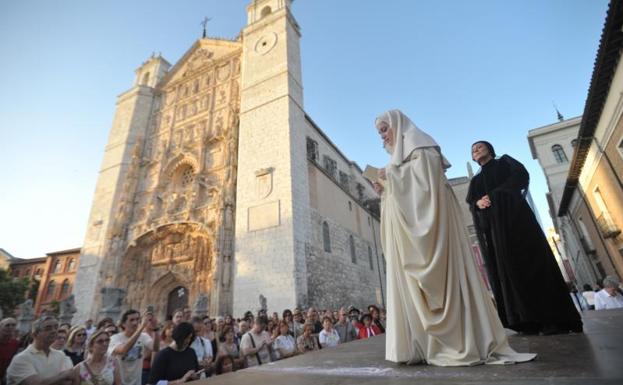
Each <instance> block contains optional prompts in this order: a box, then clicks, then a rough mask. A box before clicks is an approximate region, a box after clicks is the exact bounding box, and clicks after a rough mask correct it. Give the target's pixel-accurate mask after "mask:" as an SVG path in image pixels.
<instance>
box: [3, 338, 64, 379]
mask: <svg viewBox="0 0 623 385" xmlns="http://www.w3.org/2000/svg"><path fill="white" fill-rule="evenodd" d="M73 366H74V365H73V363H72V362H71V359H69V357H67V356H66V355H65V353H63V352H62V351H59V350H54V349H50V353H49V354H45V352H44V351H42V350H38V349H37V348H35V345H34V344H30V345H28V347H27V348H26V349H24V351H23V352H21V353H19V354H18V355H16V356H15V357H13V361H11V364H10V365H9V367H8V369H7V372H6V374H7V384H8V385H19V384H21V383H22V382H23V381H24V380H25V379H27V378H28V377H31V376H39V377H41V378H42V379H45V378H49V377H53V376H56V375H57V374H59V373H60V372H62V371H63V370H67V369H71V368H72V367H73Z"/></svg>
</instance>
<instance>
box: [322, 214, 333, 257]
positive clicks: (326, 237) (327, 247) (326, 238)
mask: <svg viewBox="0 0 623 385" xmlns="http://www.w3.org/2000/svg"><path fill="white" fill-rule="evenodd" d="M322 243H323V246H324V251H325V252H327V253H330V252H331V234H330V233H329V224H328V223H327V222H322Z"/></svg>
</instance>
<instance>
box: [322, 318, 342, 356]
mask: <svg viewBox="0 0 623 385" xmlns="http://www.w3.org/2000/svg"><path fill="white" fill-rule="evenodd" d="M322 326H323V329H322V330H321V331H320V333H318V342H319V343H320V347H321V348H323V349H324V348H332V347H335V346H337V345H338V344H339V343H340V335H339V334H337V331H336V330H335V329H334V328H333V321H332V320H331V318H330V317H324V318H323V319H322Z"/></svg>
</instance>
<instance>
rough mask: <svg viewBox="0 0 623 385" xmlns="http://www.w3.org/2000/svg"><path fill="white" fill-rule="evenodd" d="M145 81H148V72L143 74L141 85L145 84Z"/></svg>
mask: <svg viewBox="0 0 623 385" xmlns="http://www.w3.org/2000/svg"><path fill="white" fill-rule="evenodd" d="M147 83H149V72H147V73H146V74H145V75H143V81H142V82H141V85H143V86H146V85H147Z"/></svg>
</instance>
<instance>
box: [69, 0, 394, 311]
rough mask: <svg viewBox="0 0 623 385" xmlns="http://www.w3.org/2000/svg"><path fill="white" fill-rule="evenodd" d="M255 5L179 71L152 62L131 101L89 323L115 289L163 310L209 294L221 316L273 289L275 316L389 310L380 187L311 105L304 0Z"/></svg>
mask: <svg viewBox="0 0 623 385" xmlns="http://www.w3.org/2000/svg"><path fill="white" fill-rule="evenodd" d="M246 10H247V15H248V17H247V22H248V23H247V25H246V26H245V27H244V28H243V29H242V31H241V33H240V35H239V36H238V37H237V38H235V39H232V40H225V39H216V38H209V37H204V38H201V39H199V40H197V41H196V42H195V43H194V44H193V45H192V46H191V47H190V49H189V50H188V51H187V52H186V54H185V55H184V56H183V57H182V58H181V59H180V60H179V61H178V62H177V63H176V64H175V65H173V66H172V65H171V64H170V63H168V62H167V61H166V60H165V59H163V58H162V57H160V56H158V57H151V58H149V60H147V61H146V62H145V63H143V64H142V65H141V66H140V67H139V68H138V69H137V70H136V79H135V83H134V86H133V87H132V88H131V89H130V90H128V91H126V92H125V93H123V94H121V95H120V96H119V97H118V100H117V109H116V113H115V118H114V120H113V124H112V128H111V131H110V135H109V139H108V145H107V146H106V149H105V154H104V159H103V162H102V166H101V171H100V175H99V178H98V182H97V186H96V191H95V195H94V199H93V204H92V208H91V212H90V217H89V221H88V224H87V231H86V236H85V240H84V244H83V248H82V252H81V255H80V267H79V270H78V274H77V277H76V284H75V287H74V293H75V294H76V307H77V308H78V311H79V313H78V314H77V318H78V319H86V318H88V317H92V318H94V317H97V316H98V313H99V311H100V310H101V309H102V307H103V304H104V302H107V299H106V298H105V296H103V295H102V290H103V289H110V288H113V289H115V290H116V289H122V290H124V292H125V295H123V296H122V298H121V300H122V306H123V307H124V308H129V307H132V308H137V309H144V308H146V307H147V306H148V305H152V306H154V307H155V309H156V311H157V313H158V314H159V315H160V316H164V315H166V314H170V313H171V311H172V310H173V309H174V308H176V307H179V306H182V305H191V306H192V305H193V304H194V303H195V301H197V300H198V299H200V298H207V301H208V309H209V313H210V314H211V315H217V314H227V313H228V314H234V315H241V314H242V312H244V311H246V310H256V309H257V308H259V304H260V302H259V296H260V295H261V296H263V297H264V298H266V300H267V305H268V307H269V309H270V310H271V311H281V310H283V309H285V308H293V307H295V306H309V305H316V306H321V307H336V306H342V305H350V304H353V305H357V306H363V305H366V304H369V303H381V304H382V302H383V296H384V293H383V291H384V280H385V274H384V264H383V263H382V260H383V258H382V253H381V251H380V242H379V239H380V238H379V222H378V212H375V211H374V210H372V209H371V208H370V206H369V205H368V204H367V203H366V202H368V201H369V199H371V198H372V199H373V198H376V195H375V193H374V191H373V189H372V187H371V185H370V184H369V183H368V182H366V181H365V180H363V178H362V177H361V170H360V169H359V167H357V165H355V164H354V163H353V162H351V161H350V160H348V158H346V157H345V156H344V155H343V154H342V153H341V152H340V151H339V149H337V147H336V146H334V145H333V144H332V143H331V141H330V140H329V139H328V138H327V137H326V135H325V134H324V133H323V132H322V131H321V130H320V129H319V128H318V127H317V126H316V125H315V124H314V123H313V121H312V120H311V118H310V117H309V116H307V114H306V113H305V111H304V106H303V86H302V74H301V57H300V44H299V39H300V37H301V33H300V27H299V25H298V24H297V22H296V20H295V18H294V16H293V14H292V13H291V1H290V0H255V1H252V2H251V3H250V4H249V6H248V7H247V9H246ZM310 151H311V153H310ZM105 292H107V293H108V292H110V291H108V290H106V291H105ZM117 292H118V291H117Z"/></svg>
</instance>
